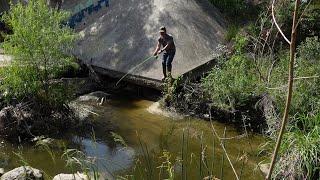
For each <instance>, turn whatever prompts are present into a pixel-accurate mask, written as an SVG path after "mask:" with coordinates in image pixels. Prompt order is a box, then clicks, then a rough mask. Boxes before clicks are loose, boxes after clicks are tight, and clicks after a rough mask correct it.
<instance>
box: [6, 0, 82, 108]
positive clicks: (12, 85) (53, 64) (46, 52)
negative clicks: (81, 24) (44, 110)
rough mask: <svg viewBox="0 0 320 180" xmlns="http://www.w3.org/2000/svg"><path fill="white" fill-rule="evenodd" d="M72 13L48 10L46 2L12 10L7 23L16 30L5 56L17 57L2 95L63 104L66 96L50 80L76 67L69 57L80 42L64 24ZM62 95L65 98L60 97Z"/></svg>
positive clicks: (9, 38)
mask: <svg viewBox="0 0 320 180" xmlns="http://www.w3.org/2000/svg"><path fill="white" fill-rule="evenodd" d="M68 16H69V15H68V13H66V12H61V11H56V10H55V9H51V8H49V7H48V6H47V4H46V2H45V0H30V1H29V3H28V4H27V5H23V4H21V3H18V4H16V5H13V6H12V9H11V11H10V12H8V13H7V14H5V15H4V16H3V20H4V21H5V22H6V23H7V24H8V25H9V26H10V27H11V28H12V31H13V34H11V35H8V36H7V37H6V39H5V42H4V43H3V48H4V51H5V53H7V54H10V55H12V56H13V57H14V60H13V62H12V64H11V65H10V66H8V67H6V68H4V69H3V70H1V74H2V78H3V80H2V86H1V89H2V91H5V92H7V97H8V98H12V97H15V98H18V99H24V98H27V97H28V98H30V97H33V98H37V99H38V100H39V99H41V100H46V101H47V102H49V103H53V104H52V105H54V103H58V104H61V103H63V100H61V99H60V98H57V97H62V95H64V94H66V93H65V92H64V91H63V90H59V89H60V88H59V89H57V86H54V85H53V83H50V79H53V78H55V77H56V76H57V74H58V73H60V72H61V71H63V69H64V67H66V66H68V65H70V64H72V63H73V58H71V57H70V56H67V55H66V54H67V53H68V51H69V50H70V48H71V47H72V44H73V43H74V41H75V40H76V35H75V33H74V32H73V31H72V30H71V29H70V28H69V27H66V26H64V25H63V24H62V22H63V21H65V20H66V19H67V18H68ZM60 93H62V94H60Z"/></svg>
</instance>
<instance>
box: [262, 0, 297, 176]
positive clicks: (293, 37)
mask: <svg viewBox="0 0 320 180" xmlns="http://www.w3.org/2000/svg"><path fill="white" fill-rule="evenodd" d="M300 3H301V0H296V1H295V9H294V14H293V23H292V31H291V42H290V63H289V77H288V91H287V100H286V106H285V110H284V114H283V119H282V123H281V128H280V132H279V135H278V138H277V143H276V146H275V148H274V153H273V156H272V161H271V164H270V169H269V172H268V175H267V177H266V179H267V180H269V179H271V175H272V171H273V169H274V166H275V163H276V160H277V155H278V151H279V148H280V145H281V141H282V137H283V134H284V131H285V128H286V124H287V121H288V117H289V109H290V104H291V99H292V93H293V76H294V73H293V72H294V62H295V53H296V38H297V28H296V26H297V22H298V10H299V6H300Z"/></svg>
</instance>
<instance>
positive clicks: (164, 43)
mask: <svg viewBox="0 0 320 180" xmlns="http://www.w3.org/2000/svg"><path fill="white" fill-rule="evenodd" d="M161 47H162V49H161ZM163 51H165V53H164V54H163V59H162V69H163V79H162V81H164V80H165V79H166V78H167V70H168V76H169V77H171V70H172V61H173V58H174V55H175V54H176V46H175V44H174V41H173V37H172V36H171V35H169V34H167V30H166V28H165V27H161V28H160V37H159V39H158V44H157V48H156V50H155V51H154V53H153V55H154V56H157V55H158V54H160V53H162V52H163Z"/></svg>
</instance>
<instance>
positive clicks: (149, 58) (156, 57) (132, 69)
mask: <svg viewBox="0 0 320 180" xmlns="http://www.w3.org/2000/svg"><path fill="white" fill-rule="evenodd" d="M153 58H155V59H158V55H157V56H150V57H148V58H146V59H145V60H143V61H142V62H141V63H140V64H138V65H136V66H134V67H133V68H131V69H130V70H129V71H128V72H127V73H126V74H125V75H124V76H122V77H121V78H120V79H119V81H118V82H117V83H116V86H118V84H119V83H120V82H121V81H122V80H123V79H124V78H125V77H127V76H128V75H129V74H130V73H132V72H133V71H134V70H136V69H137V68H138V67H140V66H141V65H143V64H144V63H146V62H147V61H149V60H151V59H153Z"/></svg>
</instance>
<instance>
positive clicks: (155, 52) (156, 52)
mask: <svg viewBox="0 0 320 180" xmlns="http://www.w3.org/2000/svg"><path fill="white" fill-rule="evenodd" d="M160 48H161V44H160V42H159V41H158V44H157V48H156V50H155V51H154V53H153V55H154V56H156V55H157V54H158V52H159V50H160Z"/></svg>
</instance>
